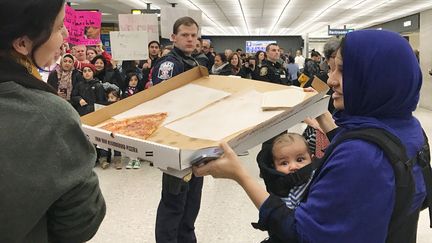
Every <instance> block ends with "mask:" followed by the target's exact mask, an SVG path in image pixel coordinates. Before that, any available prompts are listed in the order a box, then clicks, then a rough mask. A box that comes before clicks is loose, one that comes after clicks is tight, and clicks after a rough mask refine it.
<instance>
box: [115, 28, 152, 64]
mask: <svg viewBox="0 0 432 243" xmlns="http://www.w3.org/2000/svg"><path fill="white" fill-rule="evenodd" d="M110 39H111V51H112V57H113V59H114V60H119V61H120V60H122V61H124V60H144V59H147V58H148V49H147V44H146V43H148V33H147V32H143V31H111V32H110Z"/></svg>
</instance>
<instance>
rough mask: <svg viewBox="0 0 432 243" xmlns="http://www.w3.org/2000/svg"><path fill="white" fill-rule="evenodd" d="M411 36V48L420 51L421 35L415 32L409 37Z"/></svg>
mask: <svg viewBox="0 0 432 243" xmlns="http://www.w3.org/2000/svg"><path fill="white" fill-rule="evenodd" d="M408 36H409V43H410V45H411V47H412V48H413V49H414V50H415V49H418V50H419V49H420V34H419V33H418V32H414V33H411V34H409V35H408Z"/></svg>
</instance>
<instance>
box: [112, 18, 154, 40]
mask: <svg viewBox="0 0 432 243" xmlns="http://www.w3.org/2000/svg"><path fill="white" fill-rule="evenodd" d="M118 18H119V28H120V31H144V32H147V33H148V39H149V41H152V40H156V41H159V24H158V17H157V14H119V16H118Z"/></svg>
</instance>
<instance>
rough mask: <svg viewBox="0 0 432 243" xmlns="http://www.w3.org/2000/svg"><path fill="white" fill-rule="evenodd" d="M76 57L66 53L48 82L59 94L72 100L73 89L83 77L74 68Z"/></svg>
mask: <svg viewBox="0 0 432 243" xmlns="http://www.w3.org/2000/svg"><path fill="white" fill-rule="evenodd" d="M74 60H75V59H74V57H73V56H72V54H65V55H64V56H63V57H62V59H61V60H60V65H59V66H58V67H57V68H56V69H55V70H54V71H52V72H51V73H50V75H49V76H48V84H49V85H51V86H52V87H53V88H54V89H55V90H57V94H58V95H59V96H60V97H62V98H63V99H66V100H67V101H69V102H70V98H71V93H72V89H73V88H74V87H75V86H76V85H77V84H78V83H79V82H80V81H81V80H82V79H83V76H82V74H81V73H80V72H79V71H78V70H77V69H75V68H74Z"/></svg>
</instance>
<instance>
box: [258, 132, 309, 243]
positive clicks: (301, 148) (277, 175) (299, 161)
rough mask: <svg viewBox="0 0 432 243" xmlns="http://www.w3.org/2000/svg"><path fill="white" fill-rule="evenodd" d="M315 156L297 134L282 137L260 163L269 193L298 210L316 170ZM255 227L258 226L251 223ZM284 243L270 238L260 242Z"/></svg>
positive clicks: (274, 143) (279, 137)
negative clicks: (313, 160)
mask: <svg viewBox="0 0 432 243" xmlns="http://www.w3.org/2000/svg"><path fill="white" fill-rule="evenodd" d="M312 158H313V155H312V154H311V152H310V150H309V146H308V143H307V142H306V140H305V139H304V137H303V136H301V135H300V134H297V133H285V134H282V135H279V136H278V137H276V138H275V140H274V141H273V144H272V147H271V149H270V148H268V147H267V148H266V149H264V148H263V150H261V151H260V152H259V154H258V157H257V161H258V165H259V168H260V175H261V177H262V178H263V179H264V182H265V185H266V188H267V191H268V192H269V193H272V194H274V195H276V196H279V197H280V198H281V200H282V201H283V202H285V205H286V206H287V207H288V208H290V209H295V208H296V207H297V206H298V205H299V204H300V201H301V200H302V198H303V195H304V192H305V191H306V189H307V187H308V185H309V183H310V181H311V179H312V176H313V172H314V169H315V165H314V163H313V162H312ZM252 225H253V226H254V227H255V228H258V227H256V225H255V224H252ZM274 242H282V241H280V240H279V238H278V237H277V236H276V235H269V237H268V238H267V239H265V240H263V241H262V242H261V243H274Z"/></svg>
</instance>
